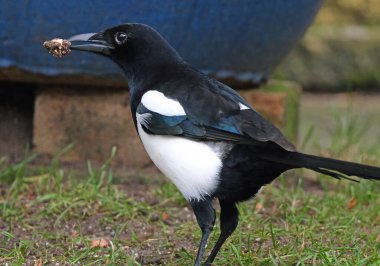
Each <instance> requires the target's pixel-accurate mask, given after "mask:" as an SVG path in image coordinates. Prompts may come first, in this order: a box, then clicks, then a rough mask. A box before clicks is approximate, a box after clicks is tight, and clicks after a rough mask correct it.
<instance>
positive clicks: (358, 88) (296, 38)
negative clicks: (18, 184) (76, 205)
mask: <svg viewBox="0 0 380 266" xmlns="http://www.w3.org/2000/svg"><path fill="white" fill-rule="evenodd" d="M121 7H122V8H121ZM72 10H76V13H72V14H71V15H70V19H69V20H68V19H67V17H66V14H67V13H68V12H71V11H72ZM104 14H108V15H104ZM126 21H133V22H141V23H147V24H149V25H151V26H153V27H154V28H156V29H157V30H158V31H159V32H160V33H161V34H162V35H163V36H164V37H165V38H167V39H168V40H169V42H170V43H171V44H172V45H173V46H174V47H175V48H176V49H177V50H178V51H179V52H180V54H181V55H182V56H183V57H184V58H185V59H186V60H187V61H188V62H190V64H192V65H194V66H195V67H197V68H199V69H201V70H202V71H204V72H205V73H207V74H209V75H211V76H213V77H215V78H217V79H219V80H221V81H223V82H225V83H227V84H228V85H230V86H231V87H233V88H234V89H236V90H239V92H240V93H242V94H243V96H244V97H245V98H246V99H247V100H248V101H249V102H250V103H251V104H252V105H254V106H255V108H256V109H257V110H259V112H261V113H262V114H263V115H264V116H266V117H267V118H268V119H270V120H271V121H272V122H273V123H275V124H276V125H277V126H278V127H280V128H281V129H282V130H283V132H284V133H285V134H286V135H287V136H288V137H289V138H290V139H291V140H292V141H294V142H295V143H297V142H298V144H300V143H302V142H303V140H304V139H305V138H306V134H309V133H310V134H311V135H310V136H312V135H318V136H320V137H318V139H319V141H318V142H319V143H320V145H322V146H323V145H325V146H328V142H329V137H328V136H329V133H328V132H329V130H332V129H329V128H330V127H331V128H334V127H335V125H336V123H337V121H336V119H340V118H339V117H341V116H339V115H335V117H334V116H333V115H331V113H329V112H331V108H336V109H337V110H338V109H339V112H343V113H344V114H347V113H349V112H347V111H344V110H346V108H348V106H349V107H352V108H355V107H356V106H357V107H360V108H359V109H358V110H356V111H353V112H352V113H354V114H355V116H358V119H357V120H358V123H359V125H358V126H357V127H358V128H365V130H364V129H363V130H362V131H363V134H364V135H363V136H365V137H363V138H362V139H363V141H362V144H363V145H370V146H371V145H374V144H375V142H376V140H377V139H379V138H378V137H379V136H378V134H379V133H378V132H379V124H380V123H379V121H380V120H379V119H380V118H379V116H377V115H376V114H377V113H378V110H377V104H376V102H377V94H376V93H377V92H378V89H379V80H380V67H379V65H380V45H379V43H380V34H379V28H380V3H379V1H377V0H363V1H359V0H329V1H325V2H324V3H323V2H322V1H321V0H320V1H308V0H299V1H282V0H272V1H265V2H263V1H247V0H241V1H233V2H232V1H217V0H210V1H206V2H199V1H186V2H176V1H164V2H161V1H157V0H152V1H145V2H144V1H136V0H130V1H121V0H120V1H113V2H112V3H111V2H104V1H94V2H93V1H83V2H80V3H76V2H74V1H65V2H45V1H37V0H36V1H22V0H19V1H14V2H4V3H3V8H2V9H1V11H0V22H1V24H2V29H1V31H0V39H1V40H2V42H0V82H1V90H0V95H1V98H0V101H1V102H2V104H1V105H0V118H1V120H0V121H1V122H0V135H1V138H0V154H1V155H3V156H4V157H5V158H7V160H8V159H9V160H10V161H18V160H20V159H22V157H23V154H24V151H25V149H26V147H29V148H28V149H31V150H32V151H34V152H37V153H38V154H39V158H45V159H41V161H44V160H45V161H47V162H49V161H50V159H51V158H52V157H53V156H54V155H55V154H57V153H60V151H61V150H62V149H64V148H65V147H68V146H70V147H71V148H70V149H69V150H68V151H67V152H65V154H64V155H63V156H61V159H62V160H63V161H65V162H69V163H79V164H80V163H81V162H83V161H85V160H88V159H91V160H94V161H95V162H99V163H100V162H102V161H104V160H105V158H106V157H107V155H108V154H109V152H110V150H111V148H112V147H113V146H116V147H117V148H118V152H117V156H116V157H115V159H114V163H115V164H116V165H120V166H125V167H134V166H135V167H145V166H149V165H151V162H150V160H149V158H147V156H146V154H145V151H144V150H143V148H142V146H141V144H140V141H139V139H138V137H137V135H136V133H135V130H134V127H133V124H132V121H131V117H130V114H129V104H128V87H127V83H126V81H125V80H124V78H123V76H122V73H121V71H120V70H119V69H118V68H117V66H116V65H115V64H114V63H113V62H111V61H110V60H108V59H106V58H102V57H97V56H95V55H93V54H86V53H77V52H73V53H71V54H70V55H69V56H67V57H65V58H63V59H57V58H53V57H52V56H51V55H50V54H48V53H47V52H46V51H44V49H43V47H42V45H41V44H42V42H43V41H44V40H47V39H51V38H54V37H68V36H71V35H74V34H78V33H83V32H94V31H100V30H102V29H104V28H106V27H109V26H113V25H116V24H120V23H124V22H126ZM310 26H311V27H310ZM25 29H27V30H25ZM355 92H356V93H355ZM322 93H324V94H322ZM326 93H327V94H328V95H326ZM368 93H370V94H371V95H368ZM367 103H368V104H367ZM364 114H365V115H364ZM365 121H366V122H365ZM369 121H370V122H369ZM321 124H323V125H324V127H321V126H320V125H321ZM326 132H327V133H326ZM311 142H312V141H308V143H311ZM305 148H306V149H308V147H305Z"/></svg>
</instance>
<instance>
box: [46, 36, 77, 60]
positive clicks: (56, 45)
mask: <svg viewBox="0 0 380 266" xmlns="http://www.w3.org/2000/svg"><path fill="white" fill-rule="evenodd" d="M70 45H71V43H70V42H69V41H68V40H65V39H58V38H55V39H52V40H50V41H45V42H44V43H43V46H44V47H45V48H46V49H47V50H48V51H49V53H51V54H52V55H53V56H55V57H58V58H62V57H64V56H65V55H67V54H68V53H70V51H71V50H70Z"/></svg>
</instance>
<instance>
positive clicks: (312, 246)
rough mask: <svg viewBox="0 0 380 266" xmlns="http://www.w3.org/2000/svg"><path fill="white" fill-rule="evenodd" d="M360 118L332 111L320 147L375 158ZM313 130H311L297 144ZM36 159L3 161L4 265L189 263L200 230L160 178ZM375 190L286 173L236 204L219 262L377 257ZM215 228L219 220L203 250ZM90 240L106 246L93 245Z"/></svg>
mask: <svg viewBox="0 0 380 266" xmlns="http://www.w3.org/2000/svg"><path fill="white" fill-rule="evenodd" d="M345 119H348V120H345ZM356 123H357V122H356V120H355V119H354V118H352V117H351V118H350V117H349V116H343V117H340V118H339V116H338V115H337V127H336V130H335V131H334V132H332V134H331V139H332V141H331V144H330V145H329V146H328V147H321V146H318V145H316V147H317V149H318V150H320V151H321V152H323V153H326V152H328V153H329V154H333V155H334V156H339V157H343V158H345V159H350V160H355V161H363V162H367V163H372V164H379V162H380V154H379V152H378V150H377V149H374V148H371V149H366V150H363V149H361V148H360V147H358V144H359V139H358V138H359V137H358V136H359V133H360V130H361V129H360V128H358V127H357V124H356ZM317 137H318V136H314V135H313V130H312V129H311V130H309V132H308V134H306V137H305V138H307V140H305V141H304V143H303V146H305V145H309V144H310V143H315V139H316V138H317ZM362 154H366V156H365V157H364V156H362ZM111 159H112V155H111V158H110V160H111ZM32 160H33V156H31V157H30V156H29V157H28V156H26V158H25V160H23V161H22V162H20V163H18V164H7V163H6V161H4V160H3V161H0V265H39V264H35V263H36V262H37V261H38V260H39V259H41V260H42V264H43V265H160V264H162V265H173V266H174V265H191V264H192V263H193V259H194V256H195V253H196V248H197V245H198V241H199V238H200V231H199V229H198V227H197V225H196V222H195V220H194V217H193V216H192V213H191V211H190V210H189V208H188V207H187V204H186V202H185V201H184V199H183V198H182V196H181V195H180V193H179V192H178V191H177V190H176V188H175V187H174V186H173V185H171V184H169V183H166V182H164V180H165V179H163V178H162V177H161V176H156V175H150V176H144V177H141V178H140V179H139V178H136V177H134V180H135V179H136V180H140V181H133V182H128V178H127V177H124V178H123V177H121V176H115V175H114V174H113V172H112V170H110V167H109V162H110V160H109V161H107V162H105V164H104V165H103V166H101V167H99V168H94V167H93V166H92V165H91V164H90V163H88V165H87V171H86V172H85V173H83V172H82V173H81V172H75V171H70V170H68V169H65V168H64V167H60V166H59V164H58V163H57V162H58V158H55V159H54V160H53V162H52V164H51V165H50V166H48V167H39V166H35V165H34V166H33V167H28V164H30V161H32ZM141 175H143V174H141ZM300 177H302V178H300ZM147 179H150V181H146V182H145V181H144V182H145V183H144V182H142V181H141V180H147ZM152 180H153V181H152ZM379 194H380V185H379V183H376V182H372V181H362V182H361V183H359V184H357V183H353V182H347V181H337V180H334V179H332V178H329V177H324V176H320V175H315V174H313V173H311V172H307V171H295V172H292V173H288V174H286V177H284V176H282V177H280V178H279V179H278V180H277V181H276V182H275V183H274V184H272V185H269V186H267V187H265V189H264V190H263V191H262V193H261V194H260V195H259V196H258V197H257V198H256V199H254V200H251V201H249V202H246V203H243V204H241V205H239V210H240V223H239V226H238V228H237V230H236V232H235V234H234V235H233V236H232V237H231V238H230V239H228V241H227V242H226V244H225V245H224V246H223V248H222V250H221V252H220V253H219V256H218V257H217V259H216V261H215V265H355V266H356V265H363V266H364V265H366V266H367V265H380V255H379V254H380V196H379ZM354 201H355V204H354ZM350 203H351V206H350V207H349V205H350ZM218 233H219V228H218V226H216V229H215V230H214V232H213V233H212V236H211V239H210V243H209V245H208V249H207V250H208V251H209V250H210V248H211V246H212V244H213V243H214V242H215V240H216V238H217V236H218ZM94 239H105V240H106V241H107V246H106V247H103V248H101V247H92V241H93V240H94Z"/></svg>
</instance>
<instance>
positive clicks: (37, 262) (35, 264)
mask: <svg viewBox="0 0 380 266" xmlns="http://www.w3.org/2000/svg"><path fill="white" fill-rule="evenodd" d="M34 266H42V258H39V259H38V260H36V261H35V262H34Z"/></svg>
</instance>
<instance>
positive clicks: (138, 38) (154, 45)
mask: <svg viewBox="0 0 380 266" xmlns="http://www.w3.org/2000/svg"><path fill="white" fill-rule="evenodd" d="M69 41H70V42H71V46H70V49H72V50H79V51H87V52H92V53H96V54H100V55H103V56H106V57H109V58H110V59H112V60H113V61H115V63H117V64H118V65H119V66H120V67H121V68H122V69H123V70H124V71H125V72H126V74H127V76H128V75H130V74H132V75H133V74H135V73H136V71H139V70H141V69H144V68H151V67H159V66H161V65H165V64H172V63H178V62H182V59H181V57H180V56H179V55H178V53H177V52H176V51H175V50H174V49H173V48H172V47H171V46H170V45H169V44H168V42H167V41H166V40H165V39H164V38H163V37H162V36H161V35H160V34H159V33H158V32H157V31H155V30H154V29H153V28H151V27H149V26H147V25H144V24H139V23H127V24H122V25H118V26H115V27H112V28H108V29H105V30H104V31H101V32H98V33H84V34H79V35H75V36H72V37H70V38H69Z"/></svg>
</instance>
